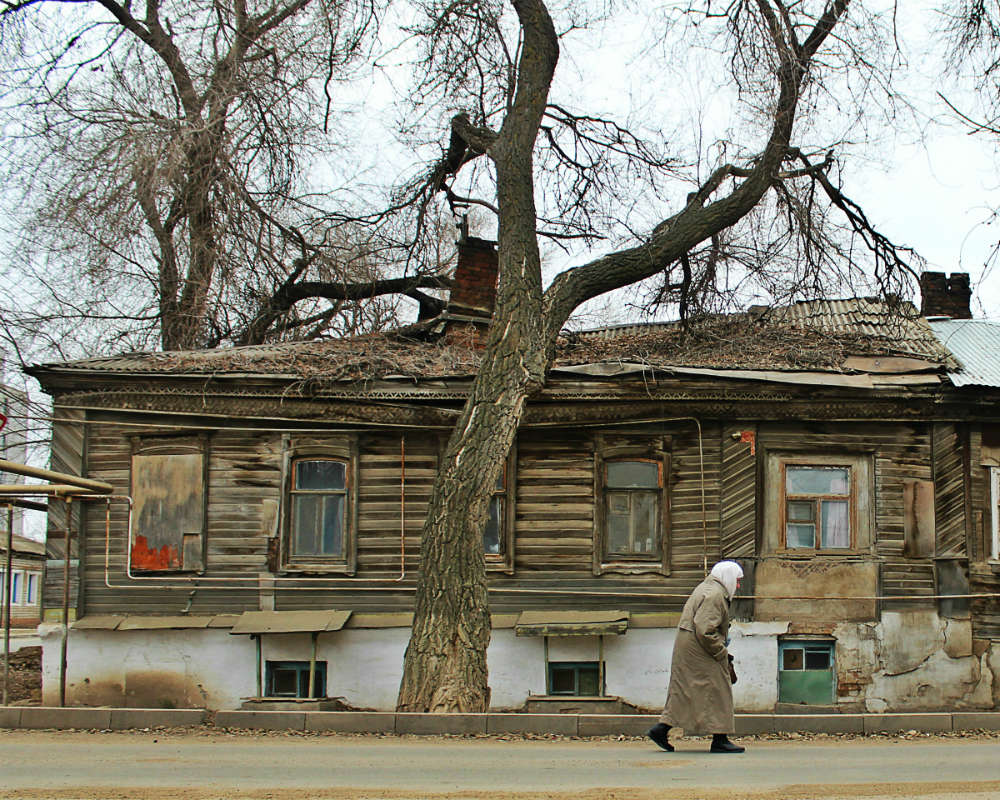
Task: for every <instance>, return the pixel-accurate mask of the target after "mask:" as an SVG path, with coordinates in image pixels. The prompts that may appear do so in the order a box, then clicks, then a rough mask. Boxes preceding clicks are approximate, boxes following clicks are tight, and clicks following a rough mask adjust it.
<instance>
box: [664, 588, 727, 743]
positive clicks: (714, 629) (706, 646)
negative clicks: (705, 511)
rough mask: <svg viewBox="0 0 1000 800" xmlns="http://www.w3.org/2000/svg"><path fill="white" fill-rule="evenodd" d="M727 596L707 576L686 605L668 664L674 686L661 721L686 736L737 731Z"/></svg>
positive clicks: (669, 691)
mask: <svg viewBox="0 0 1000 800" xmlns="http://www.w3.org/2000/svg"><path fill="white" fill-rule="evenodd" d="M728 635H729V597H728V596H727V595H726V590H725V588H724V587H723V585H722V583H721V582H719V581H718V580H717V579H715V578H713V577H711V576H709V577H707V578H705V580H703V581H702V582H701V583H700V584H698V586H697V587H696V588H695V590H694V591H693V592H692V593H691V596H690V597H689V598H688V600H687V602H686V603H685V604H684V611H683V612H682V613H681V620H680V623H679V624H678V630H677V639H676V641H675V642H674V655H673V660H672V661H671V662H670V688H669V689H668V690H667V703H666V706H664V708H663V714H661V715H660V722H662V723H664V724H665V725H670V726H671V727H676V728H683V729H684V733H685V734H686V735H687V734H691V735H695V736H698V735H704V734H709V733H735V732H736V725H735V721H734V720H733V685H732V683H731V681H730V679H729V662H728V656H729V651H728V650H727V649H726V637H727V636H728Z"/></svg>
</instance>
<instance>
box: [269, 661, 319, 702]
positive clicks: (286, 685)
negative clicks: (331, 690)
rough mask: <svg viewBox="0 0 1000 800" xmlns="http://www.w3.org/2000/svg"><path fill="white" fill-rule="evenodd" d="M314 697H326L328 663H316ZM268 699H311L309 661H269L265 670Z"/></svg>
mask: <svg viewBox="0 0 1000 800" xmlns="http://www.w3.org/2000/svg"><path fill="white" fill-rule="evenodd" d="M314 682H315V686H313V693H312V695H311V696H312V697H314V698H315V697H326V662H325V661H317V662H316V673H315V678H314ZM265 687H266V688H265V690H264V691H265V692H266V693H267V696H268V697H288V698H297V699H309V698H310V694H309V662H308V661H268V662H267V664H266V669H265Z"/></svg>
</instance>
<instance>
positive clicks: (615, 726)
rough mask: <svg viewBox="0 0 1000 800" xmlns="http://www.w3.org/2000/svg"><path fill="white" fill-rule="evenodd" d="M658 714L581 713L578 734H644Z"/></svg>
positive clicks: (653, 723)
mask: <svg viewBox="0 0 1000 800" xmlns="http://www.w3.org/2000/svg"><path fill="white" fill-rule="evenodd" d="M658 719H659V716H658V715H657V716H654V715H652V714H581V715H580V722H579V727H578V733H579V735H580V736H645V735H646V731H648V730H649V729H650V728H652V727H653V726H654V725H655V724H656V721H657V720H658Z"/></svg>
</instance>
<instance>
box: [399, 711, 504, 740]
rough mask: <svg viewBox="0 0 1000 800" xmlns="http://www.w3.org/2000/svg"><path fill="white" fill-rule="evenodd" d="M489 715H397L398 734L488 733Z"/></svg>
mask: <svg viewBox="0 0 1000 800" xmlns="http://www.w3.org/2000/svg"><path fill="white" fill-rule="evenodd" d="M487 716H488V715H487V714H411V713H400V714H396V733H413V734H418V735H425V736H426V735H430V736H435V735H440V734H449V733H450V734H459V735H467V734H475V733H486V717H487Z"/></svg>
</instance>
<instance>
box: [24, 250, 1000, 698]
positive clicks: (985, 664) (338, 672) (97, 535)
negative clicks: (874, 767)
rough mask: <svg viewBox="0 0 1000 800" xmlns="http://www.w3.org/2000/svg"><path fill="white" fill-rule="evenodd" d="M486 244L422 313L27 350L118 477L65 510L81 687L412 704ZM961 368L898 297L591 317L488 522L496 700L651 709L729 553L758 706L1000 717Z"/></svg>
mask: <svg viewBox="0 0 1000 800" xmlns="http://www.w3.org/2000/svg"><path fill="white" fill-rule="evenodd" d="M462 248H463V252H464V258H463V262H462V264H463V265H464V266H463V265H460V268H459V274H458V275H457V277H456V281H457V283H458V284H459V286H458V289H457V290H456V292H455V293H454V294H453V297H452V302H451V305H450V307H449V309H448V311H447V312H446V313H444V314H443V315H441V316H439V317H437V318H435V319H433V320H429V321H426V322H423V323H421V324H420V325H419V326H416V327H415V328H411V329H408V330H407V331H403V332H399V333H395V334H385V335H380V336H368V337H362V338H356V339H350V340H336V341H322V342H311V343H290V344H280V345H270V346H258V347H244V348H236V349H229V350H217V351H206V352H171V353H133V354H126V355H122V356H118V357H110V358H94V359H88V360H84V361H77V362H71V363H58V364H46V365H41V366H37V367H34V368H32V369H31V370H29V371H30V374H32V375H33V376H35V377H36V378H37V379H38V380H39V381H40V382H41V384H42V386H43V387H44V389H45V390H46V391H47V392H49V393H50V394H51V395H52V397H53V401H54V404H55V414H56V416H57V417H58V418H59V421H58V422H57V423H56V424H55V427H54V431H53V458H52V461H53V468H54V469H57V470H60V471H66V472H72V473H76V474H80V475H86V476H89V477H92V478H97V479H100V480H102V481H106V482H108V483H110V484H112V485H113V486H114V487H115V490H116V495H118V496H119V497H116V498H114V499H110V500H107V501H105V500H100V501H87V502H78V503H76V504H74V507H73V509H72V512H71V513H70V514H69V515H68V516H67V515H65V514H63V515H62V516H57V515H50V516H51V521H50V526H52V533H53V534H54V535H55V536H61V535H62V528H64V527H65V525H66V523H67V519H70V520H73V522H72V525H73V526H74V530H75V531H79V536H78V537H77V538H78V541H79V561H78V564H79V570H80V581H79V594H78V598H77V599H76V605H77V608H76V615H77V619H76V622H75V623H74V624H73V625H72V627H71V629H70V631H69V641H68V674H67V684H68V688H67V692H68V697H69V700H70V702H72V703H76V704H114V705H133V706H163V705H171V706H206V707H210V708H234V707H238V706H239V705H240V704H241V703H244V702H248V701H249V702H262V701H263V700H264V699H266V700H275V699H281V700H283V701H285V702H294V701H298V700H302V699H303V698H310V697H319V698H339V701H338V702H340V703H342V704H343V705H346V706H350V707H360V708H377V709H391V708H393V707H394V704H395V698H396V692H397V689H398V684H399V679H400V675H401V671H402V657H403V651H404V648H405V646H406V644H407V641H408V637H409V625H410V620H411V610H412V602H413V596H414V587H415V585H416V577H417V575H418V572H419V569H420V542H419V534H420V529H421V524H422V522H423V516H424V513H425V510H426V505H427V500H428V496H429V491H430V487H431V482H432V480H433V478H434V475H435V469H436V464H437V459H438V454H439V453H440V452H441V448H442V445H443V442H444V440H445V437H446V436H447V435H448V432H449V430H450V426H451V424H452V421H453V420H454V418H455V415H456V413H457V410H458V409H459V408H460V406H461V404H462V403H463V401H464V398H465V395H466V391H467V389H468V386H469V383H470V379H471V376H472V375H473V373H474V371H475V369H476V365H477V363H478V361H479V359H480V357H481V351H480V350H477V349H476V343H477V340H478V338H479V337H478V332H479V331H481V329H482V327H483V326H485V325H486V324H488V318H487V315H488V305H489V297H490V294H491V290H492V285H491V284H490V279H491V276H490V275H489V265H490V264H491V263H492V261H491V254H492V251H491V248H490V247H489V245H488V244H487V243H484V242H479V241H477V240H469V241H467V242H465V243H464V244H463V245H462ZM469 264H471V265H472V267H471V268H469ZM463 269H465V270H466V271H465V272H463ZM484 271H485V272H486V273H487V275H486V277H485V279H484V278H483V275H482V273H483V272H484ZM494 274H495V273H494ZM470 275H471V276H473V278H476V280H472V278H470V277H469V276H470ZM942 279H943V276H942ZM965 286H966V293H965V295H964V296H965V308H966V310H967V308H968V293H967V283H966V284H965ZM484 287H485V289H484ZM958 288H959V289H961V286H959V287H958ZM463 291H464V292H465V293H464V294H463ZM952 294H954V293H952ZM959 294H961V292H959ZM945 295H947V296H949V297H950V296H951V295H949V293H948V292H947V291H946V292H945ZM952 299H953V298H952ZM960 299H961V297H959V300H960ZM459 300H460V301H461V302H459ZM924 311H925V313H931V311H933V309H927V308H925V309H924ZM950 316H956V315H955V314H951V315H950ZM966 316H967V314H966ZM944 338H945V340H947V336H945V337H944ZM989 357H990V358H992V359H993V363H994V364H996V359H997V351H996V350H994V351H993V352H992V353H991V354H989ZM962 374H963V365H962V363H961V362H960V360H959V359H957V358H956V357H955V356H954V355H953V354H952V353H951V352H950V351H949V349H948V348H947V347H946V346H944V345H943V344H942V341H941V340H940V339H939V338H938V337H937V336H935V333H934V331H933V330H932V328H931V327H930V325H929V324H928V322H927V321H926V320H925V319H924V317H922V316H921V315H919V314H918V313H917V312H916V310H915V309H914V308H913V306H912V305H910V304H909V303H906V302H903V303H896V304H891V305H887V304H885V303H882V302H877V301H873V300H865V299H848V300H829V301H817V302H808V303H798V304H795V305H792V306H789V307H786V308H771V309H754V310H752V311H751V312H748V313H745V314H740V315H735V316H727V317H720V318H712V319H706V320H702V321H700V322H697V323H691V325H690V326H687V327H686V328H685V327H682V326H679V325H677V324H649V325H635V326H621V327H614V328H604V329H601V330H593V331H587V332H579V333H572V334H571V333H567V334H566V335H565V337H564V338H563V339H562V340H561V342H560V347H559V353H558V358H557V361H556V364H555V366H554V368H553V369H552V371H551V375H550V377H549V379H548V382H547V384H546V386H545V389H544V391H542V392H541V394H540V395H539V396H537V397H535V398H533V399H532V401H531V403H530V405H529V408H528V410H527V413H526V417H525V420H524V423H523V425H522V427H521V429H520V432H519V434H518V437H517V441H516V444H515V446H514V448H513V449H512V451H511V453H510V455H509V458H508V461H507V464H506V469H505V470H504V471H503V473H502V475H501V476H500V479H499V480H498V482H497V484H496V489H495V494H494V497H493V501H492V503H491V513H490V519H489V521H488V523H487V526H486V529H485V530H484V531H483V533H482V536H483V558H484V559H485V561H486V564H487V568H488V576H489V593H490V603H491V612H492V615H493V634H492V639H491V644H490V648H489V651H488V661H489V670H490V685H491V689H492V704H493V707H494V708H497V709H514V708H525V707H527V708H542V707H546V706H551V705H552V704H557V703H560V702H561V703H562V704H563V707H566V704H567V703H568V704H570V705H572V706H574V707H581V708H597V709H601V708H607V707H610V706H613V705H614V704H619V706H621V705H627V706H633V707H638V708H657V707H659V706H660V705H661V704H662V702H663V698H664V694H665V689H666V685H667V679H668V675H669V668H670V664H669V655H670V650H671V645H672V642H673V637H674V635H675V631H676V623H677V619H678V616H679V614H678V612H679V610H680V608H681V606H682V604H683V602H684V599H685V598H686V596H687V594H688V593H689V592H690V590H691V589H692V588H693V587H694V586H695V585H696V584H697V583H698V582H699V581H700V580H701V579H702V577H703V576H704V575H705V573H706V570H707V569H708V568H710V567H711V565H712V564H713V563H714V562H715V561H716V560H718V559H720V558H733V559H737V560H739V561H740V563H741V564H742V565H743V567H744V569H745V572H746V579H745V581H744V583H743V588H742V598H741V599H739V600H738V601H737V602H736V604H735V608H734V613H735V614H736V617H737V618H738V620H739V621H738V622H737V624H736V625H735V626H734V628H733V634H732V635H733V641H732V645H731V649H732V651H733V653H734V655H735V657H736V667H737V670H738V671H739V673H740V674H741V676H742V679H741V680H740V682H739V683H738V684H737V685H736V687H735V690H736V702H737V707H738V709H739V710H743V711H770V710H772V709H775V708H776V707H778V708H780V707H781V705H782V704H796V705H801V704H806V705H809V706H812V707H831V708H837V709H842V710H869V711H882V710H890V709H891V710H909V709H952V708H958V707H961V708H996V707H997V706H998V699H1000V604H998V598H997V595H996V593H997V592H998V591H1000V580H998V578H1000V560H998V534H997V524H998V522H997V520H998V498H1000V487H998V471H1000V460H998V457H1000V449H998V448H1000V381H998V382H997V383H993V384H989V383H988V382H987V384H986V385H983V384H982V382H980V384H978V385H976V386H962V385H957V384H956V377H955V376H960V375H962ZM128 498H130V500H129V499H128ZM130 503H131V514H130V513H129V508H130ZM41 630H42V633H43V642H44V647H45V653H46V658H45V664H46V667H45V676H44V690H43V691H44V695H45V698H46V700H47V701H51V700H52V699H53V698H54V696H55V695H54V692H55V691H56V688H57V686H58V674H57V672H56V670H58V658H57V657H56V658H50V657H49V653H50V652H55V653H57V652H58V648H59V645H60V628H59V627H58V626H49V627H46V626H44V625H43V626H42V629H41ZM602 704H603V705H602Z"/></svg>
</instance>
